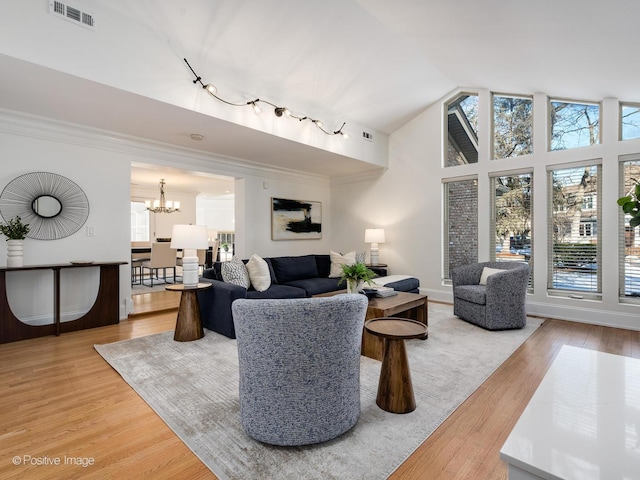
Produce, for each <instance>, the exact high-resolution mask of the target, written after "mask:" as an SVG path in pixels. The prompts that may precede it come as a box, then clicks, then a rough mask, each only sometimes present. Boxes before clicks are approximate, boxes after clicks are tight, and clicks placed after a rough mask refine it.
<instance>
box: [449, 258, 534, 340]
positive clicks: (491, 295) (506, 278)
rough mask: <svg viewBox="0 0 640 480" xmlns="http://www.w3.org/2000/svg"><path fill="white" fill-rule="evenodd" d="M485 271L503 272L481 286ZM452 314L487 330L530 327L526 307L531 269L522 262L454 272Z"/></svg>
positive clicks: (473, 266) (487, 264)
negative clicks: (490, 269)
mask: <svg viewBox="0 0 640 480" xmlns="http://www.w3.org/2000/svg"><path fill="white" fill-rule="evenodd" d="M484 267H488V268H495V269H501V270H504V271H503V272H500V273H497V274H495V275H491V276H490V277H488V278H487V282H486V285H479V283H480V277H481V276H482V271H483V269H484ZM451 280H452V282H453V313H454V314H455V315H457V316H458V317H460V318H461V319H463V320H466V321H468V322H470V323H474V324H476V325H479V326H481V327H483V328H486V329H487V330H506V329H511V328H522V327H524V326H525V325H526V324H527V314H526V311H525V303H526V300H527V285H528V282H529V265H527V264H526V263H520V262H481V263H474V264H471V265H464V266H462V267H457V268H455V269H453V270H452V271H451Z"/></svg>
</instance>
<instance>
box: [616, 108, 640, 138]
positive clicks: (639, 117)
mask: <svg viewBox="0 0 640 480" xmlns="http://www.w3.org/2000/svg"><path fill="white" fill-rule="evenodd" d="M634 138H640V105H638V104H634V103H621V104H620V140H633V139H634Z"/></svg>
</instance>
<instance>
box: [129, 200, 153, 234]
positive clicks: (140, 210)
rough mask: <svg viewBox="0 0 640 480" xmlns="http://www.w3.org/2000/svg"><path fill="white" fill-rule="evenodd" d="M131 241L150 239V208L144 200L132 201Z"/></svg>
mask: <svg viewBox="0 0 640 480" xmlns="http://www.w3.org/2000/svg"><path fill="white" fill-rule="evenodd" d="M131 241H132V242H148V241H149V210H147V208H146V207H145V204H144V202H131Z"/></svg>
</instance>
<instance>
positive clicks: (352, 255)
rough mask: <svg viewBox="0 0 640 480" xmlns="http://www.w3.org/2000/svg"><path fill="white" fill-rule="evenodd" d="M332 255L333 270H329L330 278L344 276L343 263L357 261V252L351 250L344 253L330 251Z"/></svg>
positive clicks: (348, 263)
mask: <svg viewBox="0 0 640 480" xmlns="http://www.w3.org/2000/svg"><path fill="white" fill-rule="evenodd" d="M329 256H330V257H331V271H330V272H329V277H330V278H338V277H340V276H342V265H353V264H354V263H356V252H355V251H353V252H349V253H345V254H344V255H342V254H341V253H338V252H334V251H333V250H332V251H330V252H329Z"/></svg>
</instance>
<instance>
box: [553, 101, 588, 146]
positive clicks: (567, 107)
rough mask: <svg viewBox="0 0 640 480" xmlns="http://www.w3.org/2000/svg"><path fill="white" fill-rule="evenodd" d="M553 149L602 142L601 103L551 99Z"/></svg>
mask: <svg viewBox="0 0 640 480" xmlns="http://www.w3.org/2000/svg"><path fill="white" fill-rule="evenodd" d="M549 104H550V109H549V110H550V115H551V116H550V124H551V137H550V138H551V145H550V149H551V150H566V149H569V148H576V147H586V146H589V145H596V144H598V143H600V104H598V103H576V102H568V101H562V100H551V101H550V102H549Z"/></svg>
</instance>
